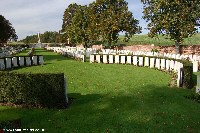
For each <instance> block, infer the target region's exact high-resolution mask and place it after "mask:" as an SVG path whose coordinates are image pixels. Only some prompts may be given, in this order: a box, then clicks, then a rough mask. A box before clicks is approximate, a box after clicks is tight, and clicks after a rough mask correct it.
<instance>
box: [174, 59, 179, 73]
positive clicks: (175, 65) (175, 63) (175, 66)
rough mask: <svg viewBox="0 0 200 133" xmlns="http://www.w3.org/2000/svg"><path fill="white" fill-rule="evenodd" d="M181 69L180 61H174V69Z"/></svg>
mask: <svg viewBox="0 0 200 133" xmlns="http://www.w3.org/2000/svg"><path fill="white" fill-rule="evenodd" d="M178 69H179V62H178V61H174V71H175V72H177V71H178Z"/></svg>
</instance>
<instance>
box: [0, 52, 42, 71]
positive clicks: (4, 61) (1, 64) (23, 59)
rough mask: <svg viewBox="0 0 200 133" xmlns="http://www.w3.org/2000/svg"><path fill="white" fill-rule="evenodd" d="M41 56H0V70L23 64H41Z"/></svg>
mask: <svg viewBox="0 0 200 133" xmlns="http://www.w3.org/2000/svg"><path fill="white" fill-rule="evenodd" d="M43 64H44V59H43V56H41V55H40V56H37V55H36V56H32V57H30V56H19V57H17V56H15V57H5V58H0V70H6V69H11V68H18V67H23V66H32V65H43Z"/></svg>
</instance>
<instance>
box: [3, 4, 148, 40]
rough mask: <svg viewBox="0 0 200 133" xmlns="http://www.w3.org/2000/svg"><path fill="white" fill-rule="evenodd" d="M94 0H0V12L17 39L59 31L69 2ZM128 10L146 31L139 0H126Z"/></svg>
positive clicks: (144, 31)
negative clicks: (14, 31) (9, 23)
mask: <svg viewBox="0 0 200 133" xmlns="http://www.w3.org/2000/svg"><path fill="white" fill-rule="evenodd" d="M93 1H94V0H0V14H1V15H3V16H4V17H5V18H6V19H7V20H9V21H10V22H11V23H12V25H13V27H14V28H15V30H16V33H17V35H18V38H19V39H23V38H25V37H26V36H28V35H33V34H37V32H40V33H43V32H45V31H59V30H60V29H61V27H62V19H63V14H64V11H65V9H66V8H67V6H68V5H69V4H71V3H77V4H82V5H85V4H89V3H91V2H93ZM126 1H127V2H128V6H129V10H130V11H131V12H132V13H133V15H134V17H135V18H136V19H138V20H139V21H140V26H142V27H143V34H146V33H147V31H146V30H145V29H144V28H145V27H146V25H147V24H146V22H145V20H142V11H143V9H142V4H141V2H140V1H141V0H126Z"/></svg>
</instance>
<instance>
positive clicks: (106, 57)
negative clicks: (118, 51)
mask: <svg viewBox="0 0 200 133" xmlns="http://www.w3.org/2000/svg"><path fill="white" fill-rule="evenodd" d="M103 63H106V64H107V63H108V55H107V54H106V55H105V54H104V55H103Z"/></svg>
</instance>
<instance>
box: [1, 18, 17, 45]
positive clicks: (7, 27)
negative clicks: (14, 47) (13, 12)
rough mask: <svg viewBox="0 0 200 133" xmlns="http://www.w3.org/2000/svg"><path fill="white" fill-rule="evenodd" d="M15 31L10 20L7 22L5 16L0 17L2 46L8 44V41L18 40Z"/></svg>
mask: <svg viewBox="0 0 200 133" xmlns="http://www.w3.org/2000/svg"><path fill="white" fill-rule="evenodd" d="M17 38H18V37H17V35H16V32H15V29H14V28H13V27H12V24H11V23H10V22H9V20H6V19H5V18H4V16H2V15H0V44H4V43H6V42H7V41H8V40H10V39H13V40H14V41H16V40H17Z"/></svg>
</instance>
